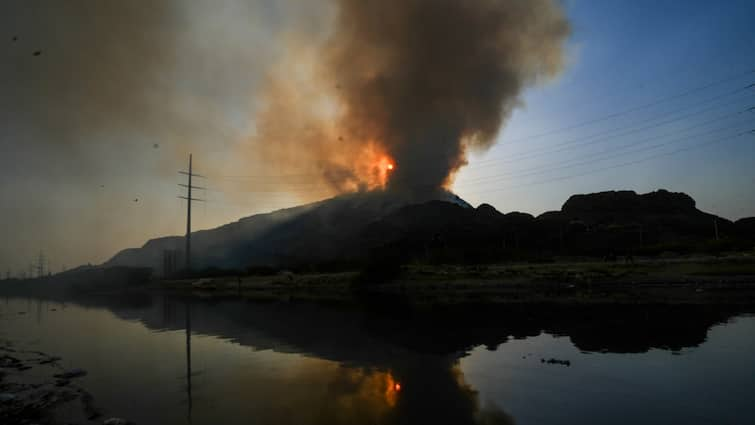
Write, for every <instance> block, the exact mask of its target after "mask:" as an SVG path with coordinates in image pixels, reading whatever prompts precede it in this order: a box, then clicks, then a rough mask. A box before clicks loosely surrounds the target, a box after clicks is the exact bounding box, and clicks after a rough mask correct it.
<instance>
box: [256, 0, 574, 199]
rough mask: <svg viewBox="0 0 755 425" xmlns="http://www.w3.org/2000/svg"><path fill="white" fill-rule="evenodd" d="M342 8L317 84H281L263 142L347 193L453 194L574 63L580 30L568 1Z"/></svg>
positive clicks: (288, 163) (273, 154) (319, 60)
mask: <svg viewBox="0 0 755 425" xmlns="http://www.w3.org/2000/svg"><path fill="white" fill-rule="evenodd" d="M335 4H336V5H337V8H336V14H335V17H334V19H333V30H332V32H331V33H330V34H329V35H328V37H327V38H325V40H324V41H323V42H322V43H321V44H320V45H319V46H318V47H317V48H314V49H313V53H312V54H311V56H312V58H313V60H314V62H315V64H314V65H312V66H311V69H312V70H314V71H313V74H314V75H315V77H313V78H312V79H309V80H305V83H304V84H297V82H296V81H295V82H293V83H292V82H290V81H282V79H281V78H274V77H273V78H272V82H271V83H270V87H269V88H268V98H269V99H274V100H272V101H271V102H270V104H269V105H268V106H267V107H266V108H265V109H263V110H262V112H261V114H260V115H259V116H258V119H257V124H258V130H259V132H258V134H257V135H256V136H255V137H256V140H257V141H258V142H259V143H258V145H259V146H260V147H261V148H262V149H263V152H264V153H265V154H266V155H267V156H268V157H270V158H272V159H273V161H274V162H275V163H276V168H277V169H278V170H281V169H285V170H289V171H290V172H296V171H299V172H301V171H303V170H308V171H310V172H312V173H313V174H317V173H319V175H320V176H321V179H322V180H324V181H325V182H326V183H328V184H330V185H331V186H333V187H334V188H335V189H336V190H337V191H345V190H355V189H356V190H360V189H365V188H376V187H387V188H391V189H401V190H410V191H418V190H422V191H424V190H433V189H437V188H439V187H441V186H444V185H447V184H448V183H449V182H450V179H451V178H452V176H453V174H454V172H455V171H456V170H458V169H459V167H461V166H463V165H464V164H465V163H466V160H465V153H466V150H467V149H484V148H487V147H489V146H490V145H491V144H492V143H493V141H494V140H495V138H496V135H497V133H498V131H499V130H500V128H501V126H502V124H503V123H504V122H505V120H506V119H507V118H508V117H509V116H510V114H511V112H512V110H513V109H514V108H515V107H516V106H517V105H519V104H520V102H521V100H520V99H521V94H522V91H523V89H524V88H526V87H527V86H529V85H532V84H535V83H537V82H538V81H541V80H545V79H548V78H550V77H553V76H555V75H556V74H558V73H559V71H560V70H561V69H562V66H563V64H564V42H565V40H566V38H567V36H568V35H569V31H570V29H569V24H568V22H567V20H566V18H565V16H564V12H563V10H562V9H561V6H560V4H559V3H558V2H557V1H553V0H476V1H468V0H439V1H436V0H383V1H363V0H335ZM299 41H301V40H299ZM304 42H305V45H307V46H311V43H312V41H311V40H305V41H304ZM299 50H301V48H300V47H299V48H298V49H294V51H297V55H298V57H299V59H298V60H297V61H292V62H291V63H293V64H298V65H299V66H301V63H302V60H301V58H302V55H301V53H300V51H299ZM284 78H285V79H286V80H290V79H291V77H290V76H289V75H286V76H285V77H284ZM312 99H315V103H316V104H319V105H320V107H319V108H316V109H311V108H312V107H311V104H312V102H311V100H312ZM308 100H309V102H307V101H308ZM317 102H319V103H317ZM303 104H306V106H303ZM308 108H309V109H308ZM384 157H385V158H387V159H383V158H384ZM389 163H390V164H394V163H395V169H393V170H387V171H386V170H384V169H381V167H386V166H387V164H389Z"/></svg>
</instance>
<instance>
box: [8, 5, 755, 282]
mask: <svg viewBox="0 0 755 425" xmlns="http://www.w3.org/2000/svg"><path fill="white" fill-rule="evenodd" d="M331 3H332V2H331V1H328V0H317V1H304V0H301V1H295V0H289V1H280V0H278V1H273V0H269V1H263V0H247V1H242V0H232V1H222V2H221V1H218V2H185V1H178V0H175V1H163V2H117V1H106V2H98V1H70V2H58V1H52V0H51V1H5V2H3V3H2V5H0V23H1V24H2V25H1V26H0V28H2V30H1V31H0V33H1V37H2V41H1V42H0V46H2V48H0V55H2V59H0V93H1V94H2V95H1V96H0V123H2V124H1V127H0V170H1V171H0V173H2V174H1V175H0V199H2V204H0V219H1V220H0V222H2V224H3V232H2V235H3V239H4V242H5V243H3V244H2V245H1V246H0V270H3V273H4V270H5V269H7V268H9V269H11V271H12V273H14V274H17V273H19V272H20V271H22V270H24V269H26V268H28V264H29V262H30V261H32V260H33V259H34V258H35V257H36V255H37V254H38V253H39V251H40V250H44V252H45V254H46V255H47V256H48V257H49V260H50V264H51V266H52V269H53V270H54V271H57V270H60V268H61V267H62V266H64V265H66V266H68V267H71V266H74V265H77V264H81V263H86V262H92V263H98V262H101V261H104V260H106V259H107V258H109V257H110V256H112V255H113V254H114V253H115V252H117V251H118V250H120V249H122V248H125V247H131V246H140V245H142V244H143V243H144V242H145V241H146V240H147V239H149V238H151V237H156V236H160V235H169V234H181V233H182V232H183V230H184V229H185V221H184V220H185V218H184V214H185V212H184V210H185V203H184V201H182V200H180V199H178V198H177V196H178V195H179V194H181V193H182V192H181V188H179V187H178V186H177V184H178V183H181V182H182V179H181V176H180V175H179V174H178V173H177V171H178V170H180V169H182V168H184V167H185V162H186V160H187V159H188V158H187V157H188V153H189V152H192V153H193V154H194V160H195V166H196V171H197V172H200V173H203V174H206V175H207V177H208V178H207V179H206V181H203V182H202V183H201V184H202V185H203V186H206V187H208V188H209V189H210V190H208V191H202V192H200V193H199V194H198V196H200V197H203V198H206V199H207V200H208V201H209V202H207V203H204V204H197V205H196V208H195V214H194V227H195V228H197V229H199V228H210V227H215V226H217V225H221V224H224V223H226V222H229V221H232V220H236V219H238V218H240V217H244V216H248V215H251V214H254V213H258V212H264V211H270V210H273V209H277V208H281V207H286V206H292V205H296V204H298V203H301V202H304V201H312V200H315V199H318V198H319V197H322V196H325V195H326V194H328V190H325V189H323V190H318V189H317V188H314V189H313V190H311V191H308V194H307V195H305V196H304V197H302V196H301V193H302V190H301V187H302V185H304V184H306V183H307V182H306V181H302V180H301V179H296V178H292V179H291V180H290V181H288V180H286V181H285V184H287V185H290V190H286V189H287V187H286V186H285V185H284V186H281V184H280V183H278V184H276V185H275V186H274V187H273V186H268V179H270V178H272V177H270V176H276V175H277V173H276V172H275V169H274V168H275V167H274V166H271V164H267V163H265V162H264V161H261V160H260V159H259V158H258V157H256V156H255V155H254V152H255V150H254V149H252V147H253V146H252V147H250V143H259V141H258V140H257V139H255V138H253V137H251V136H253V135H254V134H255V131H256V129H255V122H254V117H255V110H256V108H258V107H260V104H261V103H262V102H263V100H261V98H260V96H259V87H260V86H261V85H263V84H265V82H266V81H267V79H268V78H269V77H270V72H276V73H281V72H284V73H290V75H291V78H296V77H297V75H298V72H300V71H301V70H300V69H298V67H297V64H296V63H293V64H291V63H290V62H286V63H287V64H288V65H290V66H287V67H286V69H285V70H283V71H282V70H281V68H274V70H273V71H271V67H274V66H275V65H276V64H279V63H281V58H282V57H283V56H286V55H288V56H291V55H290V53H291V52H290V51H287V49H288V48H289V46H291V45H292V43H291V40H292V39H293V40H295V41H296V43H293V45H297V46H302V45H305V46H306V44H307V42H309V41H311V42H312V43H316V42H317V41H318V40H321V39H322V38H323V37H324V36H326V35H327V31H328V29H329V25H330V24H331V22H332V16H333V5H332V4H331ZM564 7H565V9H566V13H567V15H568V17H569V19H570V20H571V26H572V35H571V37H570V39H569V41H568V45H567V52H568V57H567V61H568V63H567V66H566V69H565V71H564V73H563V74H562V75H561V76H560V77H559V78H557V79H556V80H555V81H552V82H550V83H547V84H545V85H542V86H539V87H537V88H534V89H530V90H529V91H527V92H526V93H525V95H524V104H523V105H522V107H521V108H519V109H517V110H515V112H514V114H513V116H512V118H511V119H510V121H509V122H508V124H507V125H506V126H505V127H504V128H503V130H502V131H501V133H500V135H499V137H498V139H499V140H498V143H497V144H495V146H494V147H493V148H492V149H490V150H488V151H487V152H479V153H473V154H472V157H471V159H470V163H469V165H468V166H467V167H465V168H464V169H463V170H462V171H461V172H460V173H459V175H458V176H457V180H456V183H455V184H454V186H453V188H454V190H455V191H456V192H457V193H458V194H459V195H460V196H462V197H463V198H465V199H466V200H468V201H469V202H470V203H472V204H474V205H477V204H479V203H481V202H487V203H490V204H492V205H494V206H495V207H496V208H498V209H499V210H501V211H503V212H508V211H513V210H519V211H525V212H530V213H533V214H539V213H542V212H544V211H547V210H552V209H558V208H559V207H560V206H561V204H562V203H563V202H564V201H565V200H566V198H567V197H568V196H569V195H571V194H574V193H586V192H594V191H600V190H611V189H632V190H636V191H638V192H646V191H650V190H654V189H658V188H665V189H668V190H672V191H683V192H686V193H688V194H690V195H691V196H693V197H694V198H695V199H696V200H697V201H698V206H699V207H700V208H701V209H703V210H706V211H710V212H713V213H716V214H719V215H722V216H724V217H727V218H731V219H736V218H740V217H744V216H752V215H755V190H753V188H755V136H753V135H739V134H740V133H742V132H744V131H747V130H750V129H753V128H755V112H753V111H750V112H747V111H746V110H747V109H748V108H750V107H752V106H755V102H754V100H755V88H749V89H745V87H747V86H749V85H751V84H753V83H755V73H753V72H752V71H753V70H755V57H753V55H752V52H754V51H755V31H753V30H752V21H753V18H754V17H755V4H753V3H752V2H751V1H746V0H741V1H740V0H736V1H735V0H731V1H726V2H711V1H683V2H682V1H649V0H643V1H633V2H626V1H590V2H587V1H580V0H574V1H567V2H565V3H564ZM303 35H306V36H303ZM37 51H39V55H36V56H35V52H37ZM307 54H309V53H308V52H306V51H303V52H301V55H302V56H301V57H305V56H306V55H307ZM294 57H297V56H296V55H294ZM310 59H311V57H310ZM289 61H290V59H289ZM306 63H307V62H306V61H303V62H302V64H306ZM301 66H302V67H304V66H305V65H301ZM285 75H289V74H285ZM743 111H744V112H743ZM740 112H742V113H740ZM737 135H739V136H737ZM294 177H295V176H294ZM197 184H200V183H197ZM268 187H269V188H268Z"/></svg>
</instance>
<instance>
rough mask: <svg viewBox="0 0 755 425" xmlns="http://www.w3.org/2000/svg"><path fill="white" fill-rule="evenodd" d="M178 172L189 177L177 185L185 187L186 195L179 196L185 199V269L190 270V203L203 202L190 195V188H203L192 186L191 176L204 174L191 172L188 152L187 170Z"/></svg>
mask: <svg viewBox="0 0 755 425" xmlns="http://www.w3.org/2000/svg"><path fill="white" fill-rule="evenodd" d="M179 173H180V174H184V175H186V176H188V177H189V181H188V183H187V184H179V186H183V187H185V188H186V196H179V198H181V199H186V254H185V255H186V271H189V270H191V203H192V202H194V201H200V202H204V199H198V198H192V197H191V189H204V188H203V187H199V186H192V185H191V178H192V177H201V178H204V176H201V175H199V174H195V173H193V172H192V164H191V154H189V171H179Z"/></svg>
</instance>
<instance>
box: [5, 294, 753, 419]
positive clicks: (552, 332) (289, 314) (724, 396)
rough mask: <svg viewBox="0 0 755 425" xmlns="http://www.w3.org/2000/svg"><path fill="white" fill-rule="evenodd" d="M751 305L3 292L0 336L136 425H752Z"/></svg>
mask: <svg viewBox="0 0 755 425" xmlns="http://www.w3.org/2000/svg"><path fill="white" fill-rule="evenodd" d="M748 313H749V312H748V311H743V310H741V309H729V308H720V307H710V306H708V307H673V308H669V307H651V306H638V307H554V306H542V307H536V306H521V307H506V308H503V307H497V308H490V309H486V308H448V309H444V310H437V309H436V310H426V311H416V310H414V309H409V308H405V307H402V306H401V305H400V303H392V302H391V301H388V300H385V301H380V302H376V303H373V304H370V305H369V306H360V307H359V308H356V307H354V306H351V307H348V306H323V305H314V304H303V303H295V302H291V303H267V304H263V303H256V302H249V301H243V300H238V299H201V298H189V297H174V296H170V295H160V294H150V293H144V294H130V295H122V296H118V297H91V298H87V299H76V300H73V299H69V300H66V301H62V300H44V299H36V298H4V299H0V339H3V340H9V341H13V343H14V345H15V346H16V347H18V348H23V349H30V350H39V351H43V352H45V353H48V354H51V355H56V356H61V357H62V358H63V360H62V362H61V363H62V365H63V366H64V367H66V368H75V367H80V368H84V369H86V370H87V371H88V372H89V373H88V375H87V376H85V377H83V378H79V380H80V381H79V383H80V385H81V386H83V387H85V388H86V389H87V390H88V391H89V392H90V393H92V394H93V395H94V397H95V403H96V404H97V405H98V406H99V407H100V408H101V409H102V410H103V411H104V412H105V413H106V415H108V416H121V417H126V418H128V419H130V420H132V421H134V422H135V423H137V424H217V423H224V424H248V423H257V424H404V423H406V424H409V423H411V424H571V423H574V424H585V423H612V424H638V423H642V424H668V423H685V424H710V423H717V424H751V423H755V409H754V408H753V405H755V404H754V403H755V362H753V359H755V316H752V315H750V314H748ZM551 359H553V361H552V362H550V363H549V362H548V360H551Z"/></svg>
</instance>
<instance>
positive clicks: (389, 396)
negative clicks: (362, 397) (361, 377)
mask: <svg viewBox="0 0 755 425" xmlns="http://www.w3.org/2000/svg"><path fill="white" fill-rule="evenodd" d="M400 391H401V383H399V382H398V381H396V380H395V379H394V378H393V375H392V374H391V373H390V372H388V373H386V374H385V401H386V402H387V403H388V405H389V406H390V407H393V406H395V405H396V400H397V398H398V393H399V392H400Z"/></svg>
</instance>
